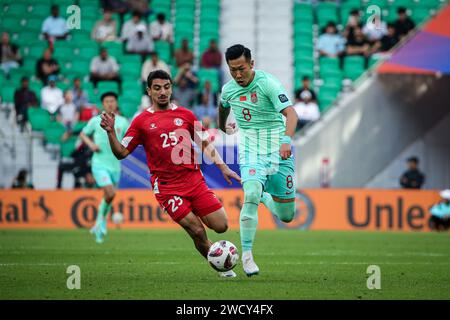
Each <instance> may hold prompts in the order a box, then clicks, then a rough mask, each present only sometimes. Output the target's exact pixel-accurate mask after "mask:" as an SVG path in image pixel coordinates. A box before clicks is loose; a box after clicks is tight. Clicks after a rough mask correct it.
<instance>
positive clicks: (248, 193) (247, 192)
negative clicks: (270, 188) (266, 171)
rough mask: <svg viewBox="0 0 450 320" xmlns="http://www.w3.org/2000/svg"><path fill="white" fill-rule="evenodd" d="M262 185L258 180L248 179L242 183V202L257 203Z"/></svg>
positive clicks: (259, 199)
mask: <svg viewBox="0 0 450 320" xmlns="http://www.w3.org/2000/svg"><path fill="white" fill-rule="evenodd" d="M261 193H262V186H261V184H260V183H259V182H258V181H249V182H247V183H245V185H244V202H245V203H247V202H248V203H253V204H256V205H258V204H259V202H260V201H261Z"/></svg>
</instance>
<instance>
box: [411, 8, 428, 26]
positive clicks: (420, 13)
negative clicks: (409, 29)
mask: <svg viewBox="0 0 450 320" xmlns="http://www.w3.org/2000/svg"><path fill="white" fill-rule="evenodd" d="M429 16H430V10H429V9H428V8H414V9H413V12H412V14H411V19H412V20H413V21H414V23H415V24H420V23H422V22H423V21H425V20H426V19H427V18H428V17H429Z"/></svg>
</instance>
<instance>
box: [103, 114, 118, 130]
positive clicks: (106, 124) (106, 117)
mask: <svg viewBox="0 0 450 320" xmlns="http://www.w3.org/2000/svg"><path fill="white" fill-rule="evenodd" d="M101 119H102V121H101V122H100V126H101V127H102V128H103V129H104V130H105V131H106V132H112V131H114V122H115V115H114V113H112V112H111V113H106V112H105V111H103V112H102V115H101Z"/></svg>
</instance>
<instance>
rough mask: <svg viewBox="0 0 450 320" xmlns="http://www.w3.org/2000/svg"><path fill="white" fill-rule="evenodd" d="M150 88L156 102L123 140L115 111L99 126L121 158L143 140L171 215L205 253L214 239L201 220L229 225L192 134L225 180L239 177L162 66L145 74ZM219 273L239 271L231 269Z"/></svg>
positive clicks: (216, 226)
mask: <svg viewBox="0 0 450 320" xmlns="http://www.w3.org/2000/svg"><path fill="white" fill-rule="evenodd" d="M147 86H148V87H147V93H148V95H149V96H150V99H151V101H152V106H151V107H150V108H148V109H147V110H145V111H143V112H142V113H141V114H139V115H138V116H137V117H136V118H135V119H134V120H133V121H132V123H131V125H130V127H129V128H128V131H127V132H126V133H125V136H124V138H123V140H122V142H119V140H118V139H117V137H116V133H115V130H114V114H112V113H103V114H102V116H101V117H102V121H101V123H100V125H101V127H102V128H103V129H104V130H106V132H107V134H108V139H109V143H110V146H111V149H112V151H113V153H114V155H115V156H116V157H117V159H124V158H125V157H127V156H128V155H129V154H130V153H132V152H133V150H134V149H135V148H136V147H137V146H138V145H140V144H141V145H143V147H144V149H145V152H146V155H147V164H148V167H149V169H150V173H151V174H152V176H151V184H152V187H153V192H154V194H155V197H156V199H157V200H158V202H159V204H160V205H161V206H162V207H163V208H164V210H165V211H166V212H167V213H168V214H169V215H170V217H171V218H172V219H173V220H174V221H175V222H177V223H178V224H179V225H180V226H182V227H183V228H184V229H185V230H186V231H187V233H188V234H189V235H190V237H191V238H192V240H193V241H194V244H195V247H196V248H197V250H198V251H199V252H200V253H201V254H202V255H203V256H204V257H206V256H207V254H208V250H209V247H210V246H211V244H212V243H211V241H210V240H209V239H208V237H207V235H206V230H205V227H204V226H203V224H205V225H206V226H207V227H208V228H210V229H213V230H214V231H216V232H217V233H223V232H225V231H226V230H227V229H228V223H227V216H226V213H225V210H224V208H223V206H222V204H221V203H220V201H219V200H218V199H217V197H216V196H215V194H214V193H213V192H212V191H211V190H209V188H208V186H207V185H206V182H205V179H204V177H203V174H202V173H201V171H200V168H199V164H198V163H197V161H196V160H195V158H196V157H195V156H196V154H195V151H194V148H193V144H192V140H193V141H194V142H196V144H197V146H199V147H201V149H202V151H203V153H204V154H205V155H206V156H208V157H209V158H210V159H211V160H213V163H214V164H215V165H216V166H217V167H218V168H219V169H220V170H221V171H222V174H223V176H224V178H225V180H226V181H227V182H228V183H230V184H231V180H230V179H236V180H237V181H239V182H240V180H241V179H240V177H239V176H238V175H237V174H236V172H234V171H232V170H231V169H230V168H229V167H228V166H227V165H226V164H225V163H224V162H223V160H222V158H221V157H220V155H219V153H218V152H217V151H216V149H215V148H214V146H213V145H212V143H210V140H209V134H208V132H207V131H206V129H205V128H203V126H202V125H201V124H200V122H199V121H198V120H197V118H196V117H195V115H194V114H193V113H192V111H190V110H188V109H186V108H183V107H180V106H176V105H174V104H173V103H171V102H170V97H171V95H172V79H171V77H170V75H169V74H168V73H167V72H165V71H162V70H156V71H153V72H151V73H150V74H149V75H148V78H147ZM220 275H221V276H225V277H235V276H236V274H235V273H234V272H233V271H232V270H230V271H228V272H224V273H220Z"/></svg>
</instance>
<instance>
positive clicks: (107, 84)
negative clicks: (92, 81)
mask: <svg viewBox="0 0 450 320" xmlns="http://www.w3.org/2000/svg"><path fill="white" fill-rule="evenodd" d="M97 89H98V92H99V93H100V94H103V93H105V92H107V91H113V92H116V93H118V92H119V85H118V84H117V82H115V81H100V82H99V83H98V84H97Z"/></svg>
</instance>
